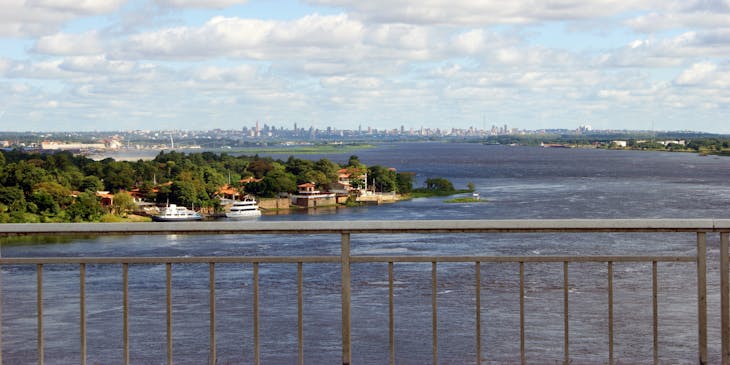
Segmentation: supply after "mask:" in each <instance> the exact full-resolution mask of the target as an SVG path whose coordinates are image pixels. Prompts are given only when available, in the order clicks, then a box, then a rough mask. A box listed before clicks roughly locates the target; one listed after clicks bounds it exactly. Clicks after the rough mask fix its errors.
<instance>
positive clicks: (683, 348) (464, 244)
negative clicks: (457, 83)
mask: <svg viewBox="0 0 730 365" xmlns="http://www.w3.org/2000/svg"><path fill="white" fill-rule="evenodd" d="M350 154H352V153H348V154H347V155H341V154H325V155H301V156H298V157H300V158H308V159H313V160H316V159H319V158H323V157H326V158H329V159H331V160H333V161H335V162H339V163H344V162H346V161H347V159H348V157H349V155H350ZM355 154H357V155H358V156H359V158H360V160H361V161H362V162H363V163H365V164H367V165H382V166H387V167H394V168H396V169H398V170H399V171H410V172H414V173H416V181H417V183H419V184H420V183H422V182H423V181H424V180H425V179H427V178H430V177H445V178H448V179H450V180H451V181H452V182H454V184H455V186H456V187H457V188H464V187H466V184H467V183H469V182H471V183H473V184H474V185H475V187H476V191H477V192H479V193H480V195H481V197H482V198H483V199H485V200H486V202H484V203H446V202H444V198H422V199H413V200H409V201H402V202H398V203H395V204H386V205H381V206H365V207H357V208H338V209H322V210H318V211H316V212H311V213H312V214H302V213H295V214H282V215H266V216H262V217H261V218H259V219H260V220H261V221H286V220H299V221H303V220H413V219H420V220H423V219H528V218H529V219H543V218H546V219H547V218H728V216H730V214H729V213H728V203H729V202H730V158H727V157H714V156H699V155H695V154H684V153H661V152H642V151H609V150H599V149H559V148H539V147H519V146H514V147H512V146H488V145H482V144H476V143H468V144H467V143H437V142H431V143H398V144H387V145H381V146H378V147H376V148H372V149H365V150H361V151H357V152H356V153H355ZM273 157H275V158H282V159H286V157H288V156H286V155H273ZM670 238H671V239H670ZM708 238H709V241H708V252H709V256H710V259H711V260H714V261H710V262H711V263H713V264H714V263H716V262H717V260H716V258H717V256H718V253H717V251H718V243H717V241H718V238H717V237H714V236H712V235H711V236H709V237H708ZM338 240H339V237H334V236H317V235H313V236H296V237H291V236H259V237H256V236H246V235H240V236H239V235H223V236H212V237H211V236H185V235H170V236H127V237H95V238H55V239H50V238H45V239H42V240H34V241H33V242H30V241H27V240H26V241H7V240H5V241H3V243H2V247H1V248H0V249H1V250H2V256H3V257H41V256H202V255H246V256H251V255H338V254H339V241H338ZM694 242H695V241H694V235H692V234H686V235H683V234H680V235H676V234H675V235H671V236H667V237H666V239H665V236H664V235H642V234H597V235H588V236H587V235H574V234H550V235H529V234H523V235H515V234H511V235H507V234H503V235H495V234H493V235H455V236H454V235H449V236H447V235H390V236H381V235H355V236H353V240H352V247H353V254H368V255H380V254H383V255H385V254H398V255H416V254H419V255H423V254H426V255H466V254H478V255H537V254H541V255H575V254H582V255H601V254H611V255H623V254H639V253H647V254H666V255H672V254H690V255H691V254H694V249H695V243H694ZM715 266H716V265H715ZM207 270H208V268H207V266H206V265H176V266H174V267H173V292H174V305H173V312H174V314H173V316H174V322H173V323H174V332H175V360H176V363H182V364H198V363H205V362H206V361H207V345H208V340H207V331H208V327H207V320H208V317H207V310H208V309H207V306H208V299H207V293H208V291H207ZM430 270H431V266H430V264H396V273H395V276H396V281H397V286H396V299H395V306H396V335H397V340H396V357H397V359H398V360H397V363H399V364H423V363H430V344H431V339H430V331H431V312H430V305H431V298H430V293H431V289H430ZM710 270H711V272H710V274H709V276H708V277H709V278H710V281H711V284H712V285H717V283H716V282H717V275H716V274H715V273H716V271H713V270H716V268H715V267H711V268H710ZM517 273H518V266H517V265H516V264H483V265H482V283H483V287H482V308H483V314H482V321H483V324H482V328H483V342H484V343H483V353H482V356H483V357H484V358H485V359H486V360H488V361H485V363H515V362H519V327H518V325H519V311H518V303H519V295H518V292H517V288H518V283H519V281H518V280H519V278H518V275H517ZM2 274H3V275H2V288H3V297H2V301H3V307H2V308H3V332H2V333H3V359H4V361H5V362H6V363H12V364H23V363H28V364H30V363H36V362H37V358H36V357H35V356H36V355H35V338H36V337H35V336H36V335H35V295H34V294H32V293H34V287H35V267H28V266H6V267H4V268H3V272H2ZM260 274H261V288H262V289H261V290H262V294H261V295H262V296H261V303H262V313H261V315H262V329H261V336H262V346H263V352H262V354H261V358H262V362H263V363H274V364H279V363H294V362H295V360H296V356H297V351H296V300H297V299H296V266H295V265H294V266H292V265H280V264H269V265H263V264H262V266H261V273H260ZM164 275H165V272H164V266H132V267H131V268H130V293H131V294H130V295H131V298H130V302H131V303H132V305H131V320H130V326H131V332H132V335H131V337H130V339H131V348H132V363H135V364H148V363H150V364H158V363H164V361H165V347H164V346H165V332H164V323H165V312H164V310H165V307H164V303H165V291H164V285H165V283H164ZM339 275H340V273H339V269H338V268H337V267H336V266H335V267H333V266H331V265H330V266H328V265H325V264H322V265H318V264H312V265H305V267H304V277H305V328H304V333H305V360H306V362H307V363H338V362H339V361H340V352H339V351H340V350H339V337H340V336H339V334H340V332H339V331H340V328H339V324H338V323H339V316H340V314H339V293H338V290H339ZM605 275H606V267H605V263H603V264H575V265H571V268H570V276H571V294H570V295H571V358H572V359H573V361H574V362H575V363H605V362H606V361H607V360H606V353H607V344H606V342H607V339H606V335H605V333H606V331H607V330H606V328H607V324H606V318H605V317H604V316H602V315H596V313H600V314H604V313H606V306H607V304H606V280H605V277H606V276H605ZM251 277H252V268H251V266H250V265H248V266H247V265H219V267H217V272H216V283H217V284H216V289H217V295H218V296H217V306H218V311H219V313H218V318H219V322H218V331H219V332H218V357H219V363H223V364H238V363H250V362H252V356H253V355H252V341H253V339H252V330H251V326H252V319H251V306H252V305H251V301H252V298H251V292H252V284H251ZM659 281H660V297H659V303H660V341H661V342H660V358H661V359H662V361H666V362H667V363H673V364H674V363H694V362H696V357H697V355H696V337H697V334H696V333H697V330H696V324H695V315H696V314H694V313H696V292H695V290H696V289H694V267H693V265H686V264H660V275H659ZM614 284H615V286H616V294H615V297H616V305H615V312H616V319H615V320H616V328H617V329H616V343H615V346H616V354H617V359H621V361H622V362H624V363H651V362H652V348H651V345H652V344H651V330H652V328H651V325H652V324H651V264H643V263H641V264H622V265H616V268H615V283H614ZM526 285H527V288H528V290H527V294H526V309H527V314H526V321H527V328H528V330H527V334H526V340H527V348H528V352H527V355H528V360H529V361H530V362H531V363H557V362H560V361H561V360H562V323H563V322H562V315H561V313H562V264H557V265H555V264H532V265H527V267H526ZM77 287H78V268H77V267H69V266H48V267H46V268H45V275H44V289H45V290H46V294H45V298H44V299H45V302H46V318H45V319H46V324H45V326H46V328H45V336H46V347H45V349H46V359H47V362H48V363H62V364H65V363H69V364H70V363H78V362H79V358H78V356H79V355H78V350H77V347H78V345H77V343H78V333H79V329H78V295H77V290H78V289H77ZM120 287H121V275H120V269H119V268H118V267H106V266H98V267H96V266H92V267H90V268H89V270H88V273H87V291H88V299H87V301H88V303H87V306H88V311H87V312H88V314H87V315H88V322H89V323H88V327H89V344H88V346H89V351H88V354H89V355H88V358H89V361H90V363H103V364H116V363H121V354H122V352H121V346H122V344H121V335H120V333H121V316H122V311H121V291H120ZM387 290H388V288H387V270H386V266H384V265H377V264H373V265H370V264H358V265H355V266H354V267H353V312H352V313H353V358H354V363H368V364H373V363H387V360H388V337H387V335H388V322H387V320H388V302H387ZM438 290H439V318H440V321H439V333H440V338H439V346H440V347H439V355H440V360H441V361H442V362H443V363H448V364H455V363H466V362H472V361H473V358H474V357H475V355H474V334H473V332H474V330H473V329H474V318H473V306H474V298H473V297H474V288H473V264H469V265H465V264H443V265H440V266H439V289H438ZM29 293H31V294H29ZM708 297H709V298H708V300H709V304H708V308H709V310H710V315H711V318H718V315H717V309H716V308H717V307H718V306H719V305H718V302H719V294H716V293H710V294H709V296H708ZM717 322H719V320H718V321H711V324H712V327H711V328H710V339H711V340H710V350H711V354H717V353H719V343H718V341H719V340H718V338H719V324H718V323H717ZM110 334H112V335H110ZM713 356H716V355H713ZM711 359H713V358H711ZM715 360H716V359H715Z"/></svg>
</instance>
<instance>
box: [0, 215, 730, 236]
mask: <svg viewBox="0 0 730 365" xmlns="http://www.w3.org/2000/svg"><path fill="white" fill-rule="evenodd" d="M729 231H730V219H713V218H701V219H506V220H400V221H296V222H292V221H286V222H261V221H255V222H231V221H227V222H165V223H10V224H0V236H12V235H43V234H53V235H78V234H104V235H134V234H143V235H149V234H287V233H296V234H328V233H419V232H423V233H439V232H449V233H458V232H462V233H498V232H505V233H508V232H512V233H519V232H523V233H533V232H534V233H550V232H555V233H558V232H729Z"/></svg>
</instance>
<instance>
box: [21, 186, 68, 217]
mask: <svg viewBox="0 0 730 365" xmlns="http://www.w3.org/2000/svg"><path fill="white" fill-rule="evenodd" d="M28 201H29V202H30V203H31V204H29V205H28V207H29V208H30V209H31V212H32V213H36V214H42V215H46V216H55V215H56V214H58V212H59V211H60V210H61V207H60V206H59V205H58V203H57V202H56V201H55V200H54V199H53V195H51V194H50V193H49V192H47V191H45V190H37V191H34V192H33V193H32V194H30V196H29V197H28Z"/></svg>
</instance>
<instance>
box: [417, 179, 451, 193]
mask: <svg viewBox="0 0 730 365" xmlns="http://www.w3.org/2000/svg"><path fill="white" fill-rule="evenodd" d="M425 184H426V190H430V191H435V192H443V193H450V192H454V191H456V189H454V184H452V183H451V181H449V180H447V179H445V178H443V177H436V178H431V179H426V182H425Z"/></svg>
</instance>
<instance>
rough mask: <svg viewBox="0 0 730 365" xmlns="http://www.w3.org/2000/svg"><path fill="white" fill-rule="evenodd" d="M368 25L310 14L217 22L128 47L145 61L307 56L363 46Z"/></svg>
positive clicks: (144, 36)
mask: <svg viewBox="0 0 730 365" xmlns="http://www.w3.org/2000/svg"><path fill="white" fill-rule="evenodd" d="M361 33H362V24H361V23H360V22H357V21H352V20H350V19H349V18H348V17H347V15H344V14H341V15H332V16H322V15H316V14H315V15H308V16H305V17H303V18H300V19H297V20H294V21H268V20H257V19H241V18H229V17H214V18H212V19H210V20H209V21H208V22H206V23H205V24H204V25H202V26H200V27H176V28H168V29H163V30H159V31H155V32H150V33H141V34H136V35H134V36H131V37H130V39H129V42H128V43H127V44H126V46H125V47H124V49H125V51H126V53H127V54H128V55H131V56H137V57H145V58H162V59H166V58H175V59H180V58H192V59H206V58H216V57H248V58H253V59H263V58H266V57H270V56H271V55H272V54H274V53H279V54H286V55H289V57H303V56H305V54H302V53H297V52H296V51H295V50H296V49H300V50H304V51H307V50H308V51H313V52H319V53H323V52H325V50H327V49H332V48H334V49H337V48H339V47H346V46H348V45H349V44H351V43H356V42H358V40H359V38H360V37H361Z"/></svg>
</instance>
